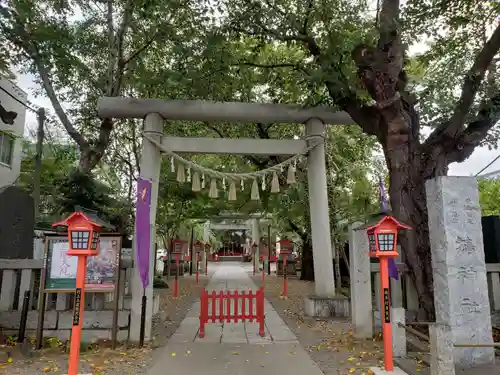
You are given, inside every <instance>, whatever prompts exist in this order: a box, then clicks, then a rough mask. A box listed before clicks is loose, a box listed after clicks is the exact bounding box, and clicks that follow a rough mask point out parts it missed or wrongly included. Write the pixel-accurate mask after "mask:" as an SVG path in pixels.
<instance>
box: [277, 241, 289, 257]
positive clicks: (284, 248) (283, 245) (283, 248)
mask: <svg viewBox="0 0 500 375" xmlns="http://www.w3.org/2000/svg"><path fill="white" fill-rule="evenodd" d="M278 243H279V244H280V254H283V255H288V254H291V253H292V252H293V243H292V241H290V240H288V239H286V238H284V239H282V240H280V241H278Z"/></svg>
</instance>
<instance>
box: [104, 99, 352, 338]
mask: <svg viewBox="0 0 500 375" xmlns="http://www.w3.org/2000/svg"><path fill="white" fill-rule="evenodd" d="M97 111H98V114H99V116H100V117H101V118H116V119H125V118H129V119H130V118H136V119H144V128H143V135H144V137H143V142H142V150H141V160H140V177H141V178H143V179H149V180H151V182H152V187H151V211H150V215H151V217H150V222H151V228H152V235H151V244H150V254H154V252H155V246H154V244H155V242H156V233H155V230H154V228H155V223H156V208H157V200H158V184H159V179H160V166H161V158H162V155H161V154H162V149H163V150H168V151H170V152H185V153H192V154H229V155H297V154H299V153H301V152H303V151H304V149H307V148H310V150H309V151H308V155H307V176H308V187H309V209H310V220H311V238H312V248H313V261H314V272H315V294H316V295H317V296H318V297H332V296H334V295H335V281H334V273H333V262H332V248H331V233H330V222H329V208H328V194H327V179H326V161H325V146H324V136H325V126H326V124H330V125H351V124H354V121H353V120H352V119H351V118H350V116H349V115H348V114H347V113H345V112H334V111H332V109H331V108H328V107H314V108H304V107H301V106H297V105H285V104H261V103H240V102H212V101H197V100H170V101H164V100H156V99H134V98H120V97H104V98H100V99H99V101H98V105H97ZM165 120H174V121H175V120H180V121H221V122H222V121H223V122H228V123H231V122H232V123H236V122H238V123H263V124H269V123H287V124H291V123H295V124H305V135H306V138H305V139H244V138H238V139H225V138H195V137H167V136H164V135H163V127H164V123H165ZM313 146H314V147H313ZM136 230H137V229H136ZM154 258H155V257H154V256H150V272H149V277H150V282H149V286H148V287H147V288H146V296H147V299H148V301H152V300H153V275H154ZM131 285H132V304H131V313H130V314H131V319H130V340H131V341H139V336H140V320H141V297H142V294H143V288H142V284H141V280H140V276H139V271H138V268H137V267H134V273H133V278H132V281H131ZM152 313H153V310H152V303H148V304H147V310H146V325H145V340H150V339H151V321H152Z"/></svg>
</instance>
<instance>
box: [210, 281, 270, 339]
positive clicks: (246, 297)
mask: <svg viewBox="0 0 500 375" xmlns="http://www.w3.org/2000/svg"><path fill="white" fill-rule="evenodd" d="M239 301H241V303H240V302H239ZM210 302H211V303H210ZM240 305H241V311H240ZM254 306H255V314H254ZM247 307H248V308H247ZM209 310H210V311H209ZM210 320H211V321H212V323H215V322H216V321H217V320H218V321H219V322H221V323H223V322H227V323H230V322H231V321H233V322H235V323H238V321H240V320H241V321H242V322H245V320H248V321H250V322H253V321H254V320H255V321H256V322H257V323H259V335H260V336H261V337H264V336H265V331H264V287H260V288H259V290H258V291H257V292H253V291H251V290H250V291H249V292H248V293H246V292H245V291H242V292H238V291H237V290H235V291H234V292H231V291H229V290H228V291H222V290H221V291H219V293H217V292H216V291H215V290H214V291H212V292H211V293H208V292H207V291H206V290H205V289H203V291H202V292H201V297H200V338H203V337H205V324H207V323H208V322H209V321H210Z"/></svg>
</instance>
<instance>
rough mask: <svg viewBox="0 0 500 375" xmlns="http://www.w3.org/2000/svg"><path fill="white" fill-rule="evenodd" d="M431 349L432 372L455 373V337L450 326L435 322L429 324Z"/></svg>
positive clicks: (437, 374) (453, 374)
mask: <svg viewBox="0 0 500 375" xmlns="http://www.w3.org/2000/svg"><path fill="white" fill-rule="evenodd" d="M429 343H430V350H431V363H430V365H431V366H430V367H431V374H432V375H455V363H454V362H455V361H454V358H453V337H452V333H451V329H450V326H448V325H444V324H434V325H431V326H429Z"/></svg>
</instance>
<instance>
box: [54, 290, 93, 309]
mask: <svg viewBox="0 0 500 375" xmlns="http://www.w3.org/2000/svg"><path fill="white" fill-rule="evenodd" d="M68 297H69V294H67V293H57V298H56V310H57V311H66V310H68V301H69V298H68ZM85 297H87V296H85Z"/></svg>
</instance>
